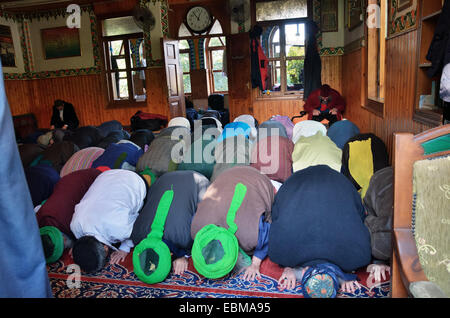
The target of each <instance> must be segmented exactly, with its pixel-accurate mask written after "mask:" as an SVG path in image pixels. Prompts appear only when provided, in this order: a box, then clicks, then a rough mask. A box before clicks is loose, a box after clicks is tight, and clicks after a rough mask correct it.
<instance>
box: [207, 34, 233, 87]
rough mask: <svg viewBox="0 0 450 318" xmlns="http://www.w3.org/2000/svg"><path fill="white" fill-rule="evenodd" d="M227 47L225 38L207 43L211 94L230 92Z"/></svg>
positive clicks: (214, 39)
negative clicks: (227, 73)
mask: <svg viewBox="0 0 450 318" xmlns="http://www.w3.org/2000/svg"><path fill="white" fill-rule="evenodd" d="M225 47H226V43H225V37H224V36H221V37H213V38H209V39H208V40H207V41H206V54H207V58H206V60H207V63H208V70H209V72H208V73H209V76H208V77H209V87H210V94H213V93H222V94H223V93H226V92H228V77H227V75H226V73H225V72H226V69H225V68H226V64H225V61H226V55H225V52H226V51H225Z"/></svg>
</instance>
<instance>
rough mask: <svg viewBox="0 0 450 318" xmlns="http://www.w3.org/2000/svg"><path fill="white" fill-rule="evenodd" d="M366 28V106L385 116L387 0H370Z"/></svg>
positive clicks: (364, 99)
mask: <svg viewBox="0 0 450 318" xmlns="http://www.w3.org/2000/svg"><path fill="white" fill-rule="evenodd" d="M367 14H368V17H367V28H366V43H367V49H366V57H365V58H366V63H365V65H366V69H367V78H366V80H365V81H366V83H367V85H366V87H364V90H365V92H364V93H363V94H364V95H365V96H363V97H364V98H363V101H365V105H364V107H365V108H367V109H369V110H370V111H372V112H373V113H375V114H377V115H379V116H381V117H383V116H384V82H385V56H386V54H385V43H386V40H385V39H386V1H380V0H369V2H368V9H367Z"/></svg>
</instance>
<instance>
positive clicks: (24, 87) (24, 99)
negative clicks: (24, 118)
mask: <svg viewBox="0 0 450 318" xmlns="http://www.w3.org/2000/svg"><path fill="white" fill-rule="evenodd" d="M5 92H6V96H7V98H8V102H9V107H10V109H11V113H12V115H13V116H15V115H22V114H27V113H31V112H32V110H31V109H32V106H33V103H34V100H35V99H34V96H33V90H32V89H31V86H30V82H29V81H5Z"/></svg>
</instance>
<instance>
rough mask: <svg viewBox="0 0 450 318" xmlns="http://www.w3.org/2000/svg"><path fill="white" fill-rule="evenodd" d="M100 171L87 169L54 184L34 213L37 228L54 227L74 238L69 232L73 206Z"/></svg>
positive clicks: (71, 174)
mask: <svg viewBox="0 0 450 318" xmlns="http://www.w3.org/2000/svg"><path fill="white" fill-rule="evenodd" d="M100 173H101V171H100V170H98V169H94V168H89V169H83V170H77V171H74V172H73V173H70V174H68V175H66V176H65V177H62V178H61V179H60V180H59V181H58V183H56V185H55V187H54V189H53V192H52V194H51V195H50V197H49V198H48V199H47V200H46V201H45V203H44V204H43V205H42V206H41V208H40V209H39V211H38V212H37V213H36V218H37V220H38V224H39V227H44V226H54V227H56V228H57V229H58V230H60V231H61V232H63V233H64V234H66V235H68V236H69V237H72V238H73V237H74V235H73V234H72V231H71V230H70V221H71V220H72V216H73V213H74V211H75V205H77V204H78V203H80V201H81V199H82V198H83V196H84V194H85V193H86V192H87V190H88V189H89V187H90V186H91V184H92V183H93V182H94V180H95V178H97V176H98V175H99V174H100Z"/></svg>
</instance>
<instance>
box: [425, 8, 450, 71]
mask: <svg viewBox="0 0 450 318" xmlns="http://www.w3.org/2000/svg"><path fill="white" fill-rule="evenodd" d="M426 59H427V60H428V61H430V62H431V64H432V65H431V67H430V68H429V69H428V70H427V75H428V76H429V77H434V76H436V75H438V74H439V73H440V72H441V71H442V68H443V67H444V66H445V65H447V64H448V63H450V1H448V0H447V1H444V5H443V7H442V12H441V14H440V16H439V20H438V22H437V25H436V28H435V29H434V35H433V39H432V40H431V43H430V47H429V48H428V52H427V55H426Z"/></svg>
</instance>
